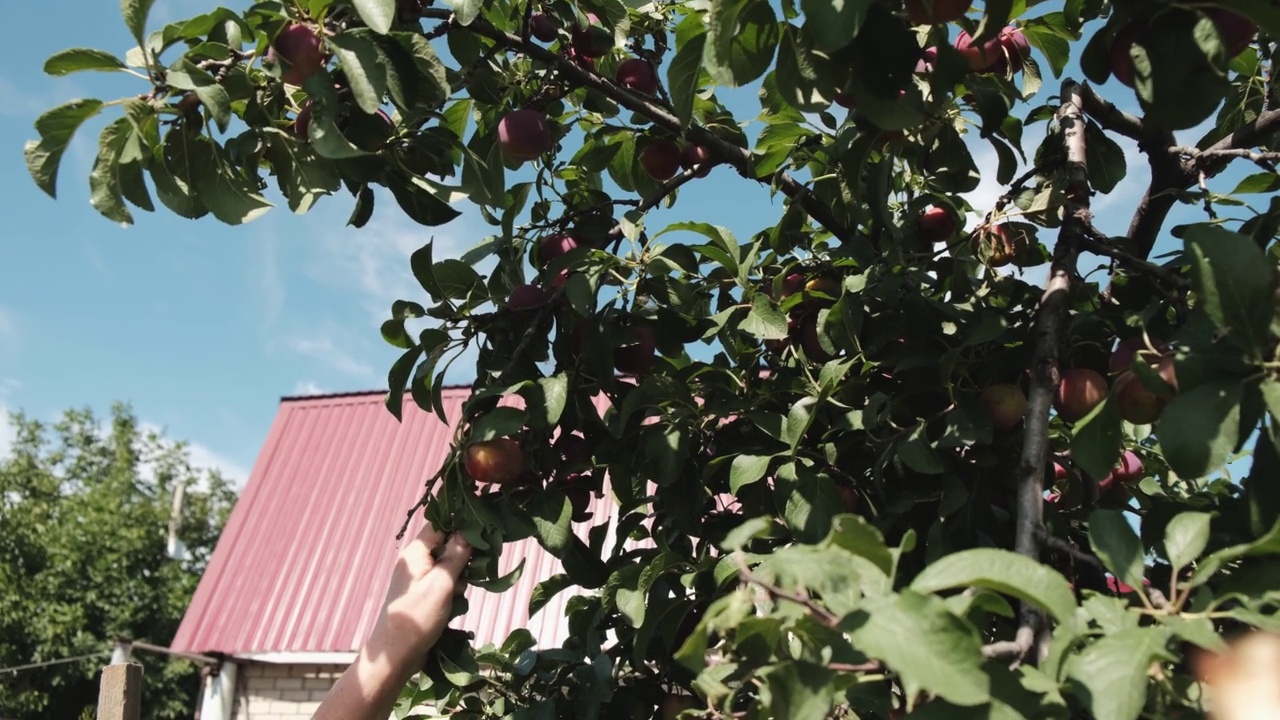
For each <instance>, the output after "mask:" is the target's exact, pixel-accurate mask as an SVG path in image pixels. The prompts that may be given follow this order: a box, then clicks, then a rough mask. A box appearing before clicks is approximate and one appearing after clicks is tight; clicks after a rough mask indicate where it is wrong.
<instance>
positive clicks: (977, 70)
mask: <svg viewBox="0 0 1280 720" xmlns="http://www.w3.org/2000/svg"><path fill="white" fill-rule="evenodd" d="M150 6H151V3H149V2H126V3H122V10H123V12H124V14H125V20H126V23H125V26H126V27H127V28H128V29H129V33H130V35H132V36H133V40H134V42H136V43H137V44H138V46H139V47H138V48H135V49H134V50H133V51H131V52H128V53H127V54H120V55H117V54H113V53H110V52H107V51H103V50H91V49H82V48H76V49H71V50H67V51H64V52H62V53H59V54H57V55H55V56H53V57H51V58H50V59H49V60H48V61H47V63H46V66H45V69H46V70H47V71H48V72H49V73H50V74H52V75H66V74H69V73H72V72H77V71H82V70H103V71H121V70H124V71H127V72H126V74H128V75H129V76H130V77H134V78H135V79H137V80H138V82H139V83H140V87H137V88H131V89H130V91H129V92H128V94H126V95H125V96H124V97H121V98H119V99H117V100H108V101H102V100H95V99H92V98H91V97H90V98H86V99H80V100H74V101H70V102H67V103H64V104H62V105H60V106H58V107H56V108H54V109H52V110H50V111H49V112H48V113H46V114H44V115H42V116H41V117H40V118H39V119H38V121H37V123H36V132H37V133H38V134H39V138H38V139H37V140H34V141H32V142H31V143H29V144H28V146H27V148H26V151H25V155H26V161H27V165H28V168H29V170H30V172H31V174H32V177H33V178H34V180H35V181H36V183H37V184H38V186H39V187H40V188H41V189H43V190H44V191H45V192H46V193H48V194H49V195H54V194H55V193H56V191H57V174H58V169H59V165H60V162H61V159H62V157H63V156H64V155H65V153H66V150H67V148H68V143H69V142H70V141H71V138H72V134H73V132H74V131H75V130H76V128H77V127H80V126H81V125H82V124H84V123H87V122H89V121H90V120H92V119H95V118H96V120H94V121H100V120H104V119H105V121H106V122H105V127H104V128H103V129H102V130H101V132H100V134H99V137H98V153H97V157H96V159H95V161H94V163H93V166H92V170H91V172H90V174H89V189H90V193H89V198H90V201H91V205H92V207H93V208H94V209H95V210H96V211H97V212H99V213H100V214H102V215H103V216H104V217H106V218H108V219H109V220H111V221H112V222H114V223H117V224H129V223H132V222H133V221H134V220H135V217H134V216H135V214H136V213H137V212H138V211H139V210H141V211H143V212H147V211H152V210H154V209H155V208H156V207H157V206H158V205H162V206H163V207H164V208H166V209H167V210H168V211H170V212H172V213H175V214H178V215H180V216H182V217H184V218H202V217H205V216H213V217H214V218H216V219H217V220H219V221H221V222H224V223H228V224H231V225H239V224H242V223H246V222H250V221H252V220H254V219H256V218H258V217H260V216H262V215H263V213H265V212H266V211H267V210H268V208H269V207H271V205H272V204H273V203H276V202H278V203H282V204H286V205H287V206H288V208H289V209H290V210H291V211H293V212H295V213H305V212H308V211H309V210H310V209H311V208H313V207H315V205H316V204H317V203H319V202H326V203H331V202H343V201H346V198H351V200H350V201H347V202H349V203H350V208H351V214H350V220H349V222H350V224H351V225H353V226H355V227H364V226H367V225H368V224H369V223H370V222H371V221H372V219H373V218H374V217H375V216H376V217H383V216H386V215H387V214H399V215H401V216H403V217H404V218H406V219H407V220H408V221H411V222H413V223H416V224H418V225H421V226H423V227H427V228H438V227H442V226H447V227H456V226H453V225H450V223H453V222H455V221H457V220H459V218H461V217H462V216H463V213H464V211H467V212H469V213H470V214H469V215H468V216H467V219H468V220H469V221H470V222H469V224H467V225H466V227H468V228H478V229H479V230H478V231H477V235H478V236H477V237H475V238H474V245H473V246H472V247H470V248H469V249H459V250H458V251H457V252H456V253H454V252H452V248H453V246H452V244H450V245H448V246H446V245H444V244H437V243H434V242H425V243H424V244H423V246H422V247H421V248H419V249H418V250H416V251H415V252H413V253H412V254H411V255H410V256H409V257H408V258H406V264H405V273H406V275H408V274H412V276H413V278H414V280H415V281H416V286H415V290H414V291H413V294H412V295H406V296H403V297H400V298H399V299H398V300H397V301H396V302H395V303H394V304H392V306H391V307H390V308H389V313H388V317H387V318H386V320H385V322H384V323H383V325H382V327H381V335H382V337H383V338H384V339H385V340H386V342H387V343H388V344H389V345H390V346H391V347H393V348H394V349H395V353H396V356H395V357H393V356H390V355H389V356H388V365H389V366H390V368H391V370H390V372H389V373H388V395H387V407H388V410H389V411H390V412H391V413H393V414H394V415H395V416H396V417H403V415H404V413H406V412H427V413H432V414H440V415H446V414H447V415H448V416H449V417H448V419H449V421H450V424H451V426H452V427H453V428H454V432H453V433H452V434H451V436H450V437H451V442H452V445H451V447H450V452H448V453H447V455H446V457H445V458H444V460H443V461H442V462H441V463H440V464H439V465H438V466H436V467H431V468H426V469H425V471H426V473H427V474H428V476H429V478H430V479H429V481H428V483H427V485H426V492H425V493H424V495H423V497H422V501H421V503H420V504H419V505H417V506H416V507H414V508H406V510H408V511H412V512H418V511H421V512H423V513H425V514H426V516H427V517H428V518H430V519H431V521H432V522H433V523H436V524H437V525H438V526H439V527H441V528H444V529H446V530H450V531H458V532H462V533H464V534H465V535H466V536H467V537H468V538H470V539H471V541H472V545H473V547H474V548H476V551H475V555H474V560H473V562H472V564H471V566H470V567H469V568H468V571H467V580H468V582H470V583H473V584H475V585H477V586H480V587H484V588H486V589H488V590H491V591H501V590H502V589H503V588H512V587H521V588H527V586H528V583H527V582H520V583H517V582H516V580H517V576H516V575H514V574H506V575H504V574H503V573H501V572H500V571H499V568H500V567H502V568H507V567H511V566H510V564H509V563H508V562H506V559H504V558H502V555H503V553H504V552H508V551H509V548H510V544H511V543H512V542H516V541H519V540H523V539H525V538H530V537H532V538H534V539H535V540H536V541H537V542H538V543H540V544H542V545H543V546H544V547H545V548H546V549H547V550H548V552H549V553H550V554H551V555H552V556H554V557H555V558H556V559H557V561H558V564H559V565H558V567H557V568H555V569H554V574H552V575H548V576H542V578H540V582H538V583H537V585H536V589H535V590H533V592H532V593H531V598H530V601H531V604H532V606H533V607H532V609H533V610H534V611H541V612H551V611H550V610H548V609H547V608H549V607H564V608H565V609H564V613H565V617H556V618H546V619H545V621H546V622H548V623H567V627H569V628H571V629H572V632H571V633H569V637H568V639H566V640H565V641H564V643H563V645H562V647H558V648H547V647H538V648H534V647H532V646H531V642H532V640H531V639H530V637H529V636H528V635H527V634H525V633H523V632H517V633H515V634H513V635H512V636H511V637H510V638H508V639H507V640H506V641H505V642H503V643H502V644H501V645H499V646H496V647H488V648H475V647H472V645H471V642H470V641H469V639H468V638H466V637H464V636H462V635H460V634H458V633H457V632H454V631H450V632H449V633H448V634H446V636H445V637H444V640H443V641H442V642H441V644H440V645H439V646H438V648H437V650H436V651H435V652H434V653H433V655H432V656H431V658H430V659H429V660H428V662H427V666H426V667H425V668H424V671H423V673H422V674H421V677H420V679H419V680H418V681H415V683H414V684H413V686H412V687H410V688H408V689H406V692H405V707H403V708H402V709H403V710H405V712H409V711H410V708H409V707H407V706H409V705H414V704H425V703H429V704H433V705H434V706H435V707H434V708H432V710H431V714H435V715H446V716H454V717H468V718H476V719H477V720H480V719H482V718H484V719H488V718H502V717H528V718H552V717H600V716H604V717H612V716H616V717H628V718H645V719H646V720H652V719H653V718H655V717H662V713H663V712H664V710H663V705H664V698H667V697H669V696H673V697H678V698H687V699H688V700H687V702H688V704H689V705H690V706H691V707H690V708H688V709H689V710H690V711H691V712H690V713H688V714H689V715H691V716H696V715H697V714H698V713H699V712H701V713H702V714H703V715H704V716H705V717H715V718H742V719H743V720H759V719H761V718H769V717H778V718H782V717H786V718H801V720H822V719H824V718H828V717H830V718H846V717H857V718H870V719H877V720H880V719H883V718H886V717H899V716H901V717H916V718H921V719H922V720H923V719H926V718H951V717H971V716H972V717H995V716H999V717H1027V718H1045V717H1052V718H1068V717H1070V718H1082V719H1084V718H1099V719H1102V720H1137V719H1138V718H1140V717H1162V718H1163V717H1170V718H1172V717H1197V716H1198V714H1199V713H1201V712H1202V710H1201V707H1202V698H1203V697H1204V693H1203V692H1202V689H1201V688H1199V687H1198V686H1197V682H1198V680H1197V678H1195V677H1193V675H1192V674H1191V672H1190V670H1189V669H1188V667H1187V663H1186V662H1184V661H1185V656H1186V654H1187V647H1188V644H1196V643H1199V644H1203V645H1205V646H1216V645H1217V644H1219V642H1220V639H1221V637H1223V636H1225V635H1227V634H1229V633H1230V632H1235V631H1236V630H1238V629H1239V630H1243V629H1246V628H1253V627H1257V626H1259V625H1261V626H1266V627H1270V626H1271V625H1272V624H1273V623H1269V622H1268V621H1267V618H1268V617H1270V615H1271V614H1274V601H1275V598H1274V597H1273V596H1274V593H1269V592H1268V591H1267V588H1268V587H1270V585H1268V584H1267V582H1265V579H1266V578H1267V577H1269V575H1268V573H1270V572H1272V571H1273V567H1272V565H1273V564H1274V563H1275V562H1276V558H1277V554H1278V553H1277V547H1276V543H1275V542H1274V538H1275V537H1276V533H1278V532H1280V499H1278V498H1280V492H1277V491H1276V485H1275V483H1276V478H1278V477H1280V445H1278V443H1277V440H1278V439H1280V428H1278V423H1280V417H1278V414H1280V406H1278V404H1277V402H1276V398H1280V352H1278V346H1280V322H1277V320H1276V318H1277V305H1278V300H1277V295H1276V293H1277V286H1278V282H1277V280H1278V277H1280V273H1278V272H1277V258H1280V243H1277V239H1276V235H1277V228H1280V204H1277V203H1274V202H1271V201H1272V200H1274V197H1272V196H1273V195H1274V193H1275V192H1276V190H1275V189H1276V188H1277V187H1280V179H1277V174H1276V172H1275V164H1276V163H1277V162H1280V154H1278V153H1280V143H1278V142H1277V134H1278V133H1280V110H1277V109H1276V102H1275V100H1276V95H1277V93H1276V91H1275V90H1276V88H1275V80H1274V79H1275V78H1276V77H1278V75H1277V73H1276V72H1275V62H1276V61H1277V58H1280V52H1278V51H1277V48H1276V44H1275V40H1274V39H1275V38H1277V37H1280V15H1277V14H1276V13H1275V12H1274V11H1273V10H1272V9H1270V6H1269V5H1268V4H1267V3H1265V2H1253V1H1252V0H1250V1H1249V2H1245V1H1244V0H1241V1H1240V2H1231V3H1228V2H1221V1H1219V0H1204V1H1203V2H1179V3H1166V2H1119V1H1118V0H1116V1H1115V2H1111V1H1109V0H1099V1H1098V2H1083V3H1068V4H1067V6H1066V9H1065V10H1064V9H1063V7H1061V4H1053V3H1011V2H994V1H993V2H986V3H975V4H972V5H971V4H970V3H967V2H955V1H954V0H932V1H930V0H920V2H916V0H910V2H907V1H906V0H866V1H865V2H854V3H847V2H846V3H837V2H825V1H824V0H813V1H809V0H806V1H805V2H801V3H770V2H755V1H749V0H741V1H739V0H710V1H709V2H702V1H699V2H694V1H692V0H677V1H676V2H671V3H657V4H648V5H641V4H635V3H618V2H613V1H612V0H583V1H582V2H579V3H559V2H538V3H529V2H523V1H521V0H489V1H488V2H484V3H466V2H450V3H444V4H441V3H434V4H432V3H426V2H417V3H414V2H412V1H411V0H406V1H405V2H398V1H397V0H302V1H300V2H289V3H275V2H263V3H257V4H254V5H252V7H249V8H248V9H247V10H244V11H243V12H237V11H236V10H233V9H229V8H214V7H213V4H212V3H211V4H210V8H209V11H208V12H207V13H206V14H203V15H201V16H199V17H196V18H191V19H188V20H182V21H176V22H172V23H168V24H165V25H162V26H161V25H155V24H154V23H153V24H151V25H149V24H148V21H147V17H146V9H147V8H149V7H150ZM1227 13H1233V14H1227ZM296 28H302V30H306V31H307V33H303V31H302V30H299V29H296ZM1215 28H1216V30H1215ZM308 33H309V34H308ZM295 34H296V37H297V40H292V39H291V40H289V42H299V43H300V45H301V47H302V49H301V50H297V49H288V50H287V51H286V47H285V45H287V43H285V42H284V40H285V39H286V38H294V37H295ZM144 48H145V49H144ZM266 55H270V56H271V60H272V61H271V62H267V59H266V58H265V57H264V56H266ZM1233 55H1234V57H1232V56H1233ZM301 69H305V70H306V71H307V72H306V73H305V75H306V76H305V77H302V75H300V74H299V75H295V74H294V73H295V72H298V71H300V70H301ZM1071 74H1076V75H1078V76H1079V75H1082V76H1083V77H1082V78H1081V77H1071V76H1070V75H1071ZM1113 77H1114V78H1118V79H1119V80H1120V81H1121V82H1108V81H1109V80H1110V79H1111V78H1113ZM1047 82H1052V83H1053V86H1052V87H1045V83H1047ZM1126 83H1127V84H1128V85H1131V86H1132V87H1126ZM840 106H844V107H845V109H844V110H841V109H839V108H840ZM1120 141H1123V142H1127V143H1129V144H1130V146H1136V147H1138V148H1139V149H1140V150H1141V153H1137V154H1135V153H1132V152H1126V149H1125V148H1126V146H1125V145H1124V144H1122V142H1120ZM677 150H678V152H677ZM984 158H990V159H989V160H984ZM677 166H678V167H677ZM713 167H722V168H723V170H722V171H720V172H717V173H714V174H711V176H710V178H709V179H708V180H705V181H698V178H708V174H709V173H710V171H711V169H712V168H713ZM1125 179H1129V180H1136V181H1137V182H1138V183H1139V185H1141V186H1142V187H1145V190H1142V188H1141V187H1140V188H1138V190H1139V192H1138V193H1135V194H1133V195H1129V194H1127V193H1128V190H1126V189H1123V188H1122V185H1121V183H1122V182H1123V181H1124V180H1125ZM157 200H158V201H159V202H158V203H157V202H156V201H157ZM1259 200H1261V201H1259ZM1121 214H1123V215H1124V217H1120V215H1121ZM453 235H454V236H455V237H456V236H457V233H453ZM446 247H449V248H450V252H448V253H446V251H445V249H444V248H446ZM1009 266H1016V267H1017V268H1018V269H1016V270H1015V269H1011V268H1010V267H1009ZM1038 266H1044V267H1038ZM1024 269H1030V271H1028V272H1023V270H1024ZM1041 270H1043V272H1040V271H1041ZM416 287H420V288H421V291H420V292H419V291H418V290H417V289H416ZM1138 337H1141V338H1149V339H1151V340H1150V343H1151V347H1150V350H1151V351H1153V352H1154V354H1151V353H1147V352H1145V351H1144V349H1143V348H1144V347H1145V345H1142V346H1140V345H1139V344H1136V343H1137V342H1138V341H1137V340H1136V338H1138ZM1156 338H1159V340H1156ZM1142 342H1143V343H1145V342H1146V340H1143V341H1142ZM1117 345H1118V346H1117ZM459 358H464V359H465V363H464V364H468V363H469V365H468V367H467V368H466V371H467V374H468V375H469V377H470V378H471V382H472V390H473V392H472V393H471V396H470V398H469V399H468V400H467V401H466V402H465V403H463V404H462V406H461V407H458V406H455V405H452V404H449V405H448V406H447V407H441V406H440V403H439V402H438V401H437V400H436V398H438V397H440V389H441V386H442V384H443V383H444V382H445V378H446V377H453V376H454V373H457V372H458V368H459V367H461V365H460V364H459V361H458V359H459ZM1104 373H1105V374H1104ZM1108 382H1111V383H1112V384H1113V386H1112V387H1111V388H1108ZM515 396H518V398H517V397H515ZM517 400H518V401H517ZM406 405H409V406H410V407H406ZM1055 408H1056V411H1055ZM1126 453H1127V454H1126ZM1239 458H1248V459H1246V460H1240V459H1239ZM1135 463H1137V464H1136V465H1135ZM1229 465H1230V468H1228V466H1229ZM1240 465H1246V466H1247V467H1245V468H1244V469H1243V472H1239V471H1238V470H1240V468H1239V466H1240ZM1138 466H1141V469H1135V468H1137V467H1138ZM1058 468H1061V470H1059V469H1058ZM1228 469H1229V470H1230V474H1229V475H1228ZM1046 493H1050V495H1049V497H1052V498H1053V500H1052V501H1049V500H1048V499H1047V497H1046ZM0 535H2V534H0ZM500 560H501V561H502V562H500ZM540 571H541V570H540ZM517 572H519V571H517ZM1108 577H1109V578H1110V579H1111V580H1113V581H1114V582H1113V585H1114V586H1115V587H1120V585H1119V583H1124V585H1125V587H1129V588H1132V590H1131V591H1130V592H1127V593H1125V594H1124V596H1123V597H1117V596H1116V595H1117V593H1115V592H1112V591H1109V590H1108V583H1107V580H1108ZM1146 579H1150V580H1152V583H1151V585H1150V586H1147V585H1145V584H1144V583H1143V582H1142V581H1143V580H1146ZM1157 588H1158V590H1159V592H1158V593H1157V590H1156V589H1157ZM559 593H569V594H572V595H573V597H572V599H570V600H568V601H567V602H565V603H556V604H555V605H548V604H547V603H546V601H547V600H548V599H549V598H551V597H553V596H555V595H557V594H559ZM464 604H465V603H461V602H460V603H459V606H458V611H463V610H464V609H465V608H464V607H463V605H464ZM538 621H539V622H542V621H543V619H539V620H538ZM682 702H685V701H682ZM682 709H683V708H682Z"/></svg>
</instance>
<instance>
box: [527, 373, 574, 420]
mask: <svg viewBox="0 0 1280 720" xmlns="http://www.w3.org/2000/svg"><path fill="white" fill-rule="evenodd" d="M527 397H528V401H529V402H528V408H529V413H530V415H531V416H533V420H532V422H534V423H536V424H538V425H540V426H541V427H547V428H549V427H554V426H555V425H556V423H559V422H560V416H561V415H563V414H564V406H565V403H566V402H567V401H568V399H569V376H568V375H566V374H564V373H559V374H556V375H552V376H551V377H545V378H542V379H541V380H539V381H538V382H537V383H536V384H534V385H532V386H530V392H529V393H528V395H527Z"/></svg>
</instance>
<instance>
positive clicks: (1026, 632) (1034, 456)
mask: <svg viewBox="0 0 1280 720" xmlns="http://www.w3.org/2000/svg"><path fill="white" fill-rule="evenodd" d="M1082 103H1083V101H1082V99H1081V90H1080V85H1079V84H1077V83H1076V82H1074V81H1071V80H1068V81H1067V82H1064V83H1063V85H1062V107H1061V108H1059V110H1058V117H1057V120H1058V124H1059V126H1060V127H1061V129H1062V136H1063V143H1064V144H1065V145H1066V151H1067V161H1066V171H1067V188H1066V198H1067V202H1066V208H1065V215H1064V217H1063V223H1062V230H1061V231H1060V233H1059V234H1058V242H1057V243H1056V244H1055V245H1054V248H1053V264H1052V265H1051V266H1050V270H1049V278H1048V280H1046V281H1045V289H1044V294H1043V295H1042V296H1041V297H1040V308H1039V310H1038V311H1037V312H1036V321H1035V346H1034V349H1033V351H1032V356H1031V393H1030V395H1029V397H1028V398H1027V418H1026V429H1025V432H1024V435H1023V437H1024V440H1023V446H1022V457H1021V460H1020V462H1019V464H1018V503H1017V521H1016V522H1017V524H1016V529H1015V535H1014V550H1016V551H1017V552H1018V553H1020V554H1022V555H1025V556H1026V557H1029V558H1031V559H1032V560H1035V561H1036V562H1039V561H1040V541H1039V538H1038V533H1041V532H1043V526H1044V468H1045V463H1046V462H1047V461H1048V452H1049V407H1050V405H1051V404H1052V402H1053V394H1054V391H1055V390H1056V389H1057V387H1058V382H1059V381H1060V376H1059V373H1058V349H1059V347H1060V346H1061V345H1062V340H1063V330H1064V328H1065V326H1066V322H1067V311H1068V309H1069V307H1070V303H1069V300H1070V293H1071V280H1072V278H1073V277H1075V275H1076V260H1077V258H1078V256H1079V253H1080V238H1082V237H1085V236H1086V235H1087V234H1088V228H1089V226H1090V214H1089V176H1088V167H1087V165H1086V162H1085V134H1084V129H1085V125H1084V115H1083V111H1082V109H1081V106H1082ZM1043 623H1044V615H1043V613H1041V612H1039V611H1038V610H1036V609H1035V608H1033V607H1032V606H1031V605H1030V604H1029V603H1023V604H1022V612H1021V621H1020V627H1019V629H1018V638H1019V642H1020V643H1022V642H1023V641H1024V640H1025V644H1020V645H1019V647H1025V648H1026V650H1027V651H1029V650H1030V649H1032V646H1033V645H1035V644H1036V642H1035V637H1036V630H1037V628H1039V627H1040V626H1041V625H1042V624H1043ZM1037 650H1038V652H1037V656H1038V658H1039V657H1043V656H1044V655H1045V653H1046V652H1047V648H1044V647H1041V648H1038V649H1037ZM1024 654H1025V653H1024ZM1038 658H1037V659H1038Z"/></svg>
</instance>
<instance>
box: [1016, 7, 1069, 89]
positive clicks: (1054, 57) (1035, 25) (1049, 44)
mask: <svg viewBox="0 0 1280 720" xmlns="http://www.w3.org/2000/svg"><path fill="white" fill-rule="evenodd" d="M1050 16H1057V18H1058V19H1059V20H1060V19H1061V13H1048V14H1047V15H1046V16H1045V17H1042V18H1035V19H1033V20H1030V21H1028V22H1027V24H1026V25H1024V26H1023V28H1022V32H1023V34H1024V35H1026V36H1027V41H1028V42H1030V43H1031V47H1033V48H1036V49H1037V50H1039V51H1040V52H1041V53H1043V54H1044V56H1045V58H1046V59H1048V60H1049V69H1050V70H1052V71H1053V76H1054V77H1062V71H1063V69H1065V68H1066V67H1067V62H1068V61H1069V60H1070V59H1071V45H1070V43H1068V42H1067V39H1066V38H1064V37H1062V36H1061V35H1059V34H1058V32H1057V30H1055V29H1054V28H1052V27H1048V26H1047V25H1044V24H1040V23H1041V22H1045V21H1047V20H1048V19H1049V17H1050ZM1038 21H1039V22H1038Z"/></svg>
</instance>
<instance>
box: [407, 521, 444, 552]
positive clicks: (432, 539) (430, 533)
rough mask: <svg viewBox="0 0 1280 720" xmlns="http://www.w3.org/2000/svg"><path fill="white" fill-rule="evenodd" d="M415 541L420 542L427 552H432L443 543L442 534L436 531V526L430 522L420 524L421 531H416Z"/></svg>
mask: <svg viewBox="0 0 1280 720" xmlns="http://www.w3.org/2000/svg"><path fill="white" fill-rule="evenodd" d="M414 539H415V540H420V541H422V544H424V545H426V546H427V549H428V550H434V549H435V548H436V547H437V546H439V545H440V543H442V542H444V533H442V532H440V531H439V530H436V526H435V525H432V524H431V521H430V520H427V521H426V522H424V523H422V529H421V530H419V531H418V536H417V537H416V538H414Z"/></svg>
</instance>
